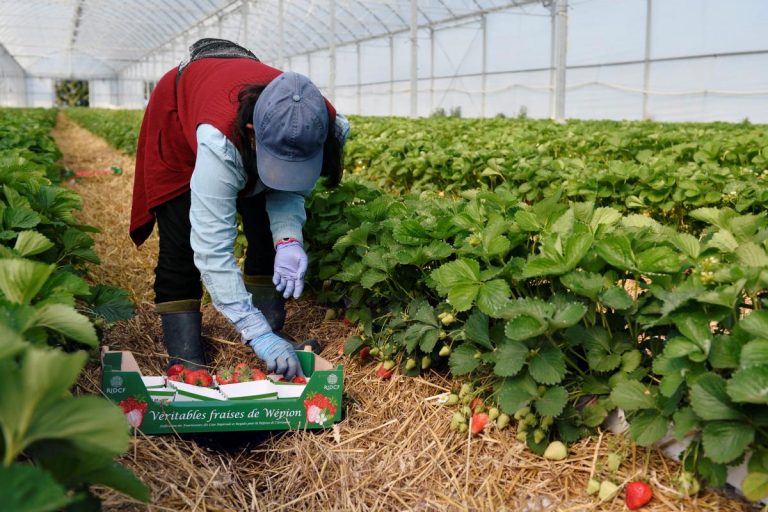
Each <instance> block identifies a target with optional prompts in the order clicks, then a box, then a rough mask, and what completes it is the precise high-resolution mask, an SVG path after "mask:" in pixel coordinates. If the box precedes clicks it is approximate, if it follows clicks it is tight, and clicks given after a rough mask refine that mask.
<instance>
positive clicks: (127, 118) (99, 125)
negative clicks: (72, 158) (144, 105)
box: [65, 107, 144, 155]
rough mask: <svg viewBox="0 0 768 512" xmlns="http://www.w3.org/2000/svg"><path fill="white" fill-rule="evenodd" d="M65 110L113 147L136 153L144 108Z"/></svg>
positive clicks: (77, 108) (83, 108)
mask: <svg viewBox="0 0 768 512" xmlns="http://www.w3.org/2000/svg"><path fill="white" fill-rule="evenodd" d="M65 112H66V115H67V116H68V117H70V118H71V119H72V120H73V121H75V122H76V123H77V124H79V125H80V126H82V127H83V128H86V129H87V130H89V131H91V132H93V133H95V134H96V135H99V136H101V137H103V138H104V140H106V141H107V142H108V143H109V144H110V145H112V146H113V147H115V148H117V149H119V150H121V151H124V152H125V153H127V154H129V155H133V154H135V153H136V144H137V142H138V140H139V129H140V128H141V120H142V118H143V117H144V111H143V110H114V109H101V108H87V107H71V108H68V109H66V110H65Z"/></svg>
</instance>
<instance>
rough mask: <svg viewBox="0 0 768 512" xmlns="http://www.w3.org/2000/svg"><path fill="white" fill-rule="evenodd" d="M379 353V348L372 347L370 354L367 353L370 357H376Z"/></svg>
mask: <svg viewBox="0 0 768 512" xmlns="http://www.w3.org/2000/svg"><path fill="white" fill-rule="evenodd" d="M379 352H380V350H379V347H372V348H371V351H370V352H368V353H369V354H370V355H371V356H377V355H379Z"/></svg>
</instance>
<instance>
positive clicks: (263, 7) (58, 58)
mask: <svg viewBox="0 0 768 512" xmlns="http://www.w3.org/2000/svg"><path fill="white" fill-rule="evenodd" d="M533 1H537V0H513V1H510V0H418V2H417V5H418V25H419V26H420V27H424V26H429V25H430V24H434V23H441V22H446V21H450V20H453V19H461V18H463V17H465V16H471V15H474V14H477V13H480V12H484V11H493V10H495V9H501V8H505V7H511V6H514V5H519V4H525V3H532V2H533ZM244 5H245V2H244V0H236V1H232V0H23V1H16V0H2V8H0V45H2V46H4V47H5V49H6V50H7V51H8V52H9V53H10V54H11V55H12V56H13V57H14V58H15V59H16V61H17V62H18V63H19V65H20V66H21V67H22V68H23V69H24V70H25V71H26V73H27V74H28V75H30V76H38V77H54V78H79V79H87V78H106V77H113V76H115V75H116V74H118V73H119V72H120V71H121V69H123V68H125V67H126V66H129V65H130V64H132V63H134V62H136V61H139V60H140V59H142V58H143V57H146V56H149V55H151V54H152V53H153V52H155V51H158V50H160V49H162V48H163V47H165V48H166V49H167V48H168V47H169V46H168V45H169V44H172V43H174V42H175V44H176V47H177V48H179V47H181V46H187V44H188V43H191V42H192V41H194V40H196V39H198V38H199V37H201V36H205V37H216V36H217V35H218V29H217V28H215V27H216V25H217V24H219V23H221V24H223V27H230V28H227V29H226V30H222V32H221V33H222V37H228V38H230V39H234V40H236V41H237V42H239V43H240V44H243V45H245V46H247V47H249V48H250V49H252V50H254V51H255V53H257V55H259V56H260V57H262V58H263V59H264V60H268V61H269V60H275V59H277V58H278V57H279V56H284V57H289V56H291V55H296V54H301V53H306V52H310V51H313V50H317V49H321V48H328V47H329V46H331V41H333V42H334V43H335V44H336V45H342V44H346V43H351V42H355V41H360V40H366V39H371V38H375V37H380V36H384V35H387V34H392V33H397V32H402V31H406V30H408V29H409V27H410V16H411V15H410V12H411V2H410V0H264V1H261V0H250V1H248V5H247V7H244ZM281 6H282V12H283V16H282V20H283V24H282V26H283V37H280V34H279V33H278V30H279V23H278V19H279V14H278V13H279V10H280V8H281ZM334 6H335V31H334V32H335V33H334V38H333V39H331V37H330V36H331V27H332V26H333V25H334V16H332V15H331V13H332V10H334ZM244 12H248V20H247V24H246V23H243V13H244ZM232 26H234V27H235V28H236V30H237V32H236V33H235V35H236V36H237V37H232V35H233V33H232V30H231V27H232ZM245 26H247V27H248V34H247V38H243V37H241V34H240V32H241V31H242V30H243V27H245ZM208 29H210V30H208ZM280 41H282V48H280ZM1 72H2V70H0V74H1Z"/></svg>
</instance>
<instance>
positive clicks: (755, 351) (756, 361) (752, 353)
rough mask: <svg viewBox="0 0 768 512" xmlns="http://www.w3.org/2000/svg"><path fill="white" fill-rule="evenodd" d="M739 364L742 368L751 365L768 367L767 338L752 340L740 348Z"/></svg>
mask: <svg viewBox="0 0 768 512" xmlns="http://www.w3.org/2000/svg"><path fill="white" fill-rule="evenodd" d="M740 365H741V367H742V368H751V367H753V366H767V367H768V340H767V339H757V340H752V341H750V342H749V343H747V344H746V345H744V346H743V347H742V348H741V354H740Z"/></svg>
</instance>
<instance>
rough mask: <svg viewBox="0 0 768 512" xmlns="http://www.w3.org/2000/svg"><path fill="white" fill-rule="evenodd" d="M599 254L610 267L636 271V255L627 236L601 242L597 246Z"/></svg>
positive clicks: (613, 237)
mask: <svg viewBox="0 0 768 512" xmlns="http://www.w3.org/2000/svg"><path fill="white" fill-rule="evenodd" d="M595 250H596V251H597V254H598V255H599V256H600V257H601V258H603V259H604V260H605V261H606V262H607V263H608V264H609V265H613V266H614V267H616V268H619V269H621V270H635V268H636V265H635V255H634V253H633V252H632V244H631V242H630V241H629V238H627V237H626V236H612V237H608V238H605V239H603V240H599V241H598V242H597V244H596V245H595Z"/></svg>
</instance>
